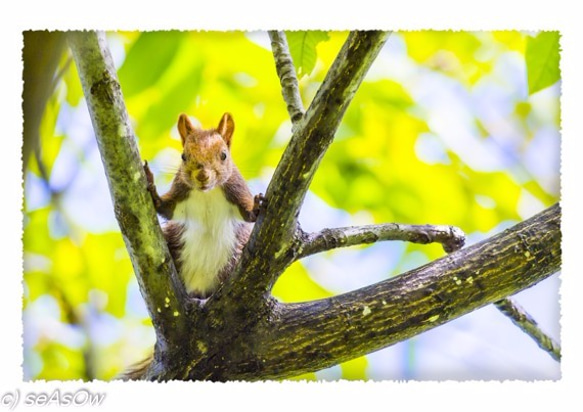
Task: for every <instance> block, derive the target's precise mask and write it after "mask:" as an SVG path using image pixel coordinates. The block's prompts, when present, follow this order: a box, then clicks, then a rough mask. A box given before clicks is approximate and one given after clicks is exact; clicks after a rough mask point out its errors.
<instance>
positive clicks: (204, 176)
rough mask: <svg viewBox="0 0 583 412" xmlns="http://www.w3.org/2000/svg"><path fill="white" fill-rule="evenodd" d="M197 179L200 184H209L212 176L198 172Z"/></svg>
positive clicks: (202, 171) (205, 172) (204, 172)
mask: <svg viewBox="0 0 583 412" xmlns="http://www.w3.org/2000/svg"><path fill="white" fill-rule="evenodd" d="M196 178H197V180H198V181H199V182H200V183H207V182H208V181H209V179H210V176H209V174H208V172H207V171H205V170H201V171H200V172H198V175H196Z"/></svg>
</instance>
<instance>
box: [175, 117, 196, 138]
mask: <svg viewBox="0 0 583 412" xmlns="http://www.w3.org/2000/svg"><path fill="white" fill-rule="evenodd" d="M194 129H195V127H194V126H193V124H192V123H191V122H190V119H189V118H188V116H187V115H185V114H184V113H182V114H181V115H180V116H179V117H178V133H180V139H181V140H182V145H183V146H184V142H185V141H186V136H188V135H189V134H192V132H193V131H194Z"/></svg>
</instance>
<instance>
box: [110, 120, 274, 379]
mask: <svg viewBox="0 0 583 412" xmlns="http://www.w3.org/2000/svg"><path fill="white" fill-rule="evenodd" d="M234 129H235V123H234V122H233V118H232V117H231V115H230V114H229V113H225V114H224V115H223V116H222V118H221V120H220V122H219V125H218V127H217V128H216V129H209V130H201V129H198V128H196V127H194V126H193V125H192V123H191V122H190V120H189V119H188V116H186V115H185V114H181V115H180V116H179V118H178V131H179V133H180V138H181V140H182V145H183V162H182V164H181V165H180V168H179V170H178V172H177V173H176V175H175V177H174V180H173V181H172V185H171V187H170V190H169V191H168V192H167V193H166V194H164V195H162V196H159V195H158V192H157V190H156V186H155V185H154V176H153V175H152V172H151V171H150V169H149V167H148V163H147V162H146V163H145V164H144V171H145V173H146V178H147V181H148V191H149V192H150V195H151V197H152V201H153V202H154V206H155V208H156V211H157V212H158V213H159V214H160V215H161V216H163V217H164V218H166V219H168V222H166V224H165V226H164V229H163V233H164V237H165V239H166V242H167V244H168V248H169V250H170V254H171V255H172V259H173V260H174V263H175V266H176V269H177V271H178V272H179V273H181V266H182V263H181V261H180V255H181V251H182V248H183V247H184V244H183V241H182V234H183V231H184V226H183V224H182V223H180V222H176V221H172V220H171V219H172V216H173V214H174V210H175V209H176V205H177V204H178V203H180V202H182V201H184V200H186V199H187V198H188V197H189V194H190V192H191V191H192V190H210V188H212V187H216V186H219V187H221V189H222V191H223V194H224V195H225V198H226V199H227V201H228V202H230V203H232V204H234V205H235V206H237V209H238V210H239V213H240V214H241V217H242V218H243V220H244V221H245V222H240V223H239V224H238V227H237V229H236V244H235V247H234V250H233V254H232V256H231V258H230V259H229V260H228V262H227V263H226V264H225V265H224V266H223V267H222V268H221V269H220V270H219V272H218V273H217V274H216V276H217V277H218V278H219V280H220V282H221V283H222V282H224V281H225V280H226V279H227V277H228V276H229V275H230V273H231V272H232V270H233V268H234V267H235V265H236V263H237V261H238V260H239V258H240V256H241V252H242V251H243V248H244V246H245V244H246V243H247V241H248V239H249V235H250V233H251V228H252V225H250V224H249V223H252V222H255V221H256V219H257V216H258V214H259V208H260V206H261V203H262V202H263V201H264V198H263V195H262V194H259V195H256V196H255V197H253V195H252V194H251V191H250V190H249V187H248V186H247V183H246V182H245V179H243V176H241V173H240V172H239V170H238V169H237V167H236V166H235V163H233V160H232V158H231V153H230V147H231V142H232V136H233V132H234ZM211 293H212V292H211ZM192 297H195V298H206V297H208V295H203V294H197V293H194V294H193V296H192ZM151 361H152V357H151V356H150V357H149V358H147V359H145V360H144V361H142V362H140V363H138V364H136V365H135V366H133V367H131V368H130V369H128V371H126V372H124V374H122V375H121V378H122V379H124V380H127V379H142V378H143V377H144V375H145V373H146V371H147V369H148V367H149V365H150V363H151Z"/></svg>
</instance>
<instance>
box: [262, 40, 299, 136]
mask: <svg viewBox="0 0 583 412" xmlns="http://www.w3.org/2000/svg"><path fill="white" fill-rule="evenodd" d="M269 38H270V39H271V49H272V50H273V58H274V59H275V69H276V71H277V75H278V76H279V81H280V83H281V94H282V96H283V100H284V101H285V102H286V104H287V111H288V113H289V118H290V119H291V122H292V131H294V132H295V131H296V130H297V127H298V124H299V122H300V120H302V118H303V116H304V105H303V103H302V97H301V95H300V87H299V83H298V77H297V75H296V69H295V67H294V62H293V60H292V57H291V54H290V52H289V47H288V45H287V38H286V36H285V33H284V32H283V31H277V30H271V31H269Z"/></svg>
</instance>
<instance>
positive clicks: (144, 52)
mask: <svg viewBox="0 0 583 412" xmlns="http://www.w3.org/2000/svg"><path fill="white" fill-rule="evenodd" d="M185 36H186V34H185V33H183V32H179V31H168V32H162V33H160V32H149V33H143V34H141V35H140V37H139V38H138V40H136V42H135V43H134V44H133V46H132V48H131V49H130V50H129V51H128V54H127V56H126V59H125V61H124V63H123V65H122V66H121V68H120V69H119V71H118V77H119V81H120V83H121V85H122V89H123V94H124V96H125V97H131V96H133V95H135V94H138V93H140V92H142V91H143V90H145V89H146V88H148V87H150V86H151V85H152V84H153V83H155V82H156V81H157V80H158V79H159V78H160V77H161V76H162V74H164V72H165V71H166V69H167V68H168V66H170V62H171V61H172V59H173V58H174V56H175V55H176V52H177V51H178V49H179V48H180V45H181V43H182V40H183V39H184V38H185Z"/></svg>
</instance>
